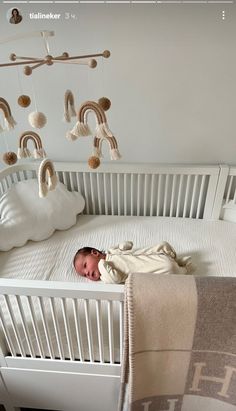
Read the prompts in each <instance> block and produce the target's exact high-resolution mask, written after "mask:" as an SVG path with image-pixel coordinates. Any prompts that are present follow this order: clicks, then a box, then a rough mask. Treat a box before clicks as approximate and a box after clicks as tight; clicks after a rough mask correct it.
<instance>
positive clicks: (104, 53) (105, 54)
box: [102, 50, 111, 59]
mask: <svg viewBox="0 0 236 411" xmlns="http://www.w3.org/2000/svg"><path fill="white" fill-rule="evenodd" d="M102 55H103V57H105V59H108V57H110V55H111V53H110V51H109V50H104V52H103V53H102Z"/></svg>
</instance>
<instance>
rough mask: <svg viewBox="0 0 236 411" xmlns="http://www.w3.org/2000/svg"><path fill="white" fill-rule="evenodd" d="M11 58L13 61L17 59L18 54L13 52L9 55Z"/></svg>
mask: <svg viewBox="0 0 236 411" xmlns="http://www.w3.org/2000/svg"><path fill="white" fill-rule="evenodd" d="M9 59H10V60H11V61H16V55H15V53H11V54H10V56H9Z"/></svg>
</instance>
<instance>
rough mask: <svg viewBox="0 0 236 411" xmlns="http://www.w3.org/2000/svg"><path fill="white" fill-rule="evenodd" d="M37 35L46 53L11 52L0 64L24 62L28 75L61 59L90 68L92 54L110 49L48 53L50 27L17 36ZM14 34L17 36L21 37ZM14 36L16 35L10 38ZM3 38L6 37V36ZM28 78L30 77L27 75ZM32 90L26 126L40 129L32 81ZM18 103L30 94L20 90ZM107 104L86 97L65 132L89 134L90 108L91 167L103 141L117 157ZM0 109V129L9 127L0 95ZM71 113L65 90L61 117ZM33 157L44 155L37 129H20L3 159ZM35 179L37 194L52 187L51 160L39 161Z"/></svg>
mask: <svg viewBox="0 0 236 411" xmlns="http://www.w3.org/2000/svg"><path fill="white" fill-rule="evenodd" d="M36 35H37V36H41V37H42V38H43V40H44V46H45V48H46V52H47V55H46V56H45V57H21V56H17V55H16V54H14V53H12V54H11V55H10V61H11V62H10V63H4V64H0V67H9V66H17V68H18V67H19V66H20V65H24V69H23V72H24V74H25V75H26V76H28V77H29V76H31V74H32V73H33V70H35V69H37V68H39V67H41V66H43V65H46V66H48V67H51V66H52V65H54V64H61V63H64V64H65V63H68V64H86V65H87V66H89V67H90V68H95V67H96V66H97V61H96V60H95V59H94V57H103V58H109V57H110V52H109V51H108V50H105V51H103V52H102V53H97V54H88V55H81V56H70V55H69V53H68V52H63V53H62V54H61V55H59V56H56V57H54V56H52V55H51V54H50V51H49V44H48V37H50V36H54V32H53V31H40V32H34V33H31V34H28V35H23V36H21V37H22V38H24V37H32V36H36ZM21 37H19V36H18V38H21ZM12 39H14V40H15V39H16V38H12ZM6 41H9V39H7V40H6ZM18 78H19V79H18V80H19V84H20V88H21V92H22V91H23V90H22V87H21V82H20V77H19V71H18ZM31 78H32V77H31ZM32 93H33V100H34V105H35V110H34V111H32V112H31V113H30V114H29V115H28V122H29V124H30V126H31V127H32V128H34V129H41V128H43V127H44V126H45V125H46V123H47V117H46V115H45V114H44V113H42V112H40V111H38V109H37V104H36V97H35V91H34V87H33V81H32ZM17 102H18V105H19V106H20V107H21V108H23V109H26V108H28V107H29V106H30V105H31V97H30V96H28V95H26V94H24V93H23V92H22V93H21V95H20V96H19V97H18V100H17ZM110 106H111V102H110V100H109V99H108V98H106V97H102V98H100V99H99V100H98V102H95V101H86V102H84V103H83V104H82V105H81V107H80V109H79V111H78V114H77V120H78V121H77V123H76V125H75V126H74V127H73V129H72V130H71V131H70V132H68V133H67V138H68V139H69V140H71V141H73V140H75V139H77V138H78V137H81V136H89V135H91V134H92V133H91V131H90V128H89V126H88V123H87V118H88V113H89V112H93V113H94V114H95V117H96V122H97V126H96V131H95V134H94V140H93V155H92V156H91V157H90V158H89V159H88V164H89V166H90V167H91V168H97V167H98V166H99V165H100V158H101V157H102V143H103V141H106V142H107V143H108V145H109V147H110V156H111V159H112V160H117V159H119V158H120V157H121V156H120V153H119V150H118V145H117V141H116V138H115V137H114V135H113V133H112V132H111V130H110V129H109V126H108V123H107V119H106V115H105V111H107V110H108V109H109V108H110ZM0 110H1V111H2V112H3V115H4V121H5V127H4V131H9V130H11V129H12V128H14V126H15V125H16V122H15V120H14V118H13V117H12V114H11V109H10V106H9V104H8V103H7V101H6V100H5V99H4V98H2V97H1V98H0ZM72 117H76V110H75V103H74V96H73V93H72V91H71V90H66V92H65V96H64V121H66V122H70V121H71V119H72ZM0 131H3V128H2V127H1V126H0ZM28 142H32V143H33V145H34V150H33V152H31V151H30V150H29V148H28ZM30 157H33V158H35V159H43V158H45V157H46V152H45V150H44V148H43V144H42V140H41V137H40V136H39V134H38V133H36V132H35V131H32V130H27V131H24V132H23V133H22V134H21V135H20V137H19V147H18V152H17V154H16V153H14V152H12V151H9V150H8V151H7V152H6V153H5V154H4V155H3V161H4V162H5V163H6V164H8V165H12V164H15V163H16V161H17V158H18V159H22V158H30ZM38 181H39V187H40V193H39V194H40V196H41V197H43V196H45V195H46V194H47V192H48V191H49V190H52V189H53V188H55V185H56V174H55V170H54V167H53V163H52V162H51V160H49V159H47V158H45V160H43V162H42V167H41V168H39V174H38Z"/></svg>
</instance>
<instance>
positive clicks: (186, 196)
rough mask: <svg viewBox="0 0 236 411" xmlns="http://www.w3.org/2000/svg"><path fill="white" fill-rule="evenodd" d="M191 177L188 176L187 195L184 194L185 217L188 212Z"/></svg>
mask: <svg viewBox="0 0 236 411" xmlns="http://www.w3.org/2000/svg"><path fill="white" fill-rule="evenodd" d="M190 178H191V176H189V175H188V177H187V185H186V190H185V196H184V211H183V217H184V218H185V217H186V214H187V206H188V197H189V185H190Z"/></svg>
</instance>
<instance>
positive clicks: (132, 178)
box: [130, 173, 134, 216]
mask: <svg viewBox="0 0 236 411" xmlns="http://www.w3.org/2000/svg"><path fill="white" fill-rule="evenodd" d="M130 181H131V190H130V215H131V216H133V215H134V174H133V173H132V174H131V177H130Z"/></svg>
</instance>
